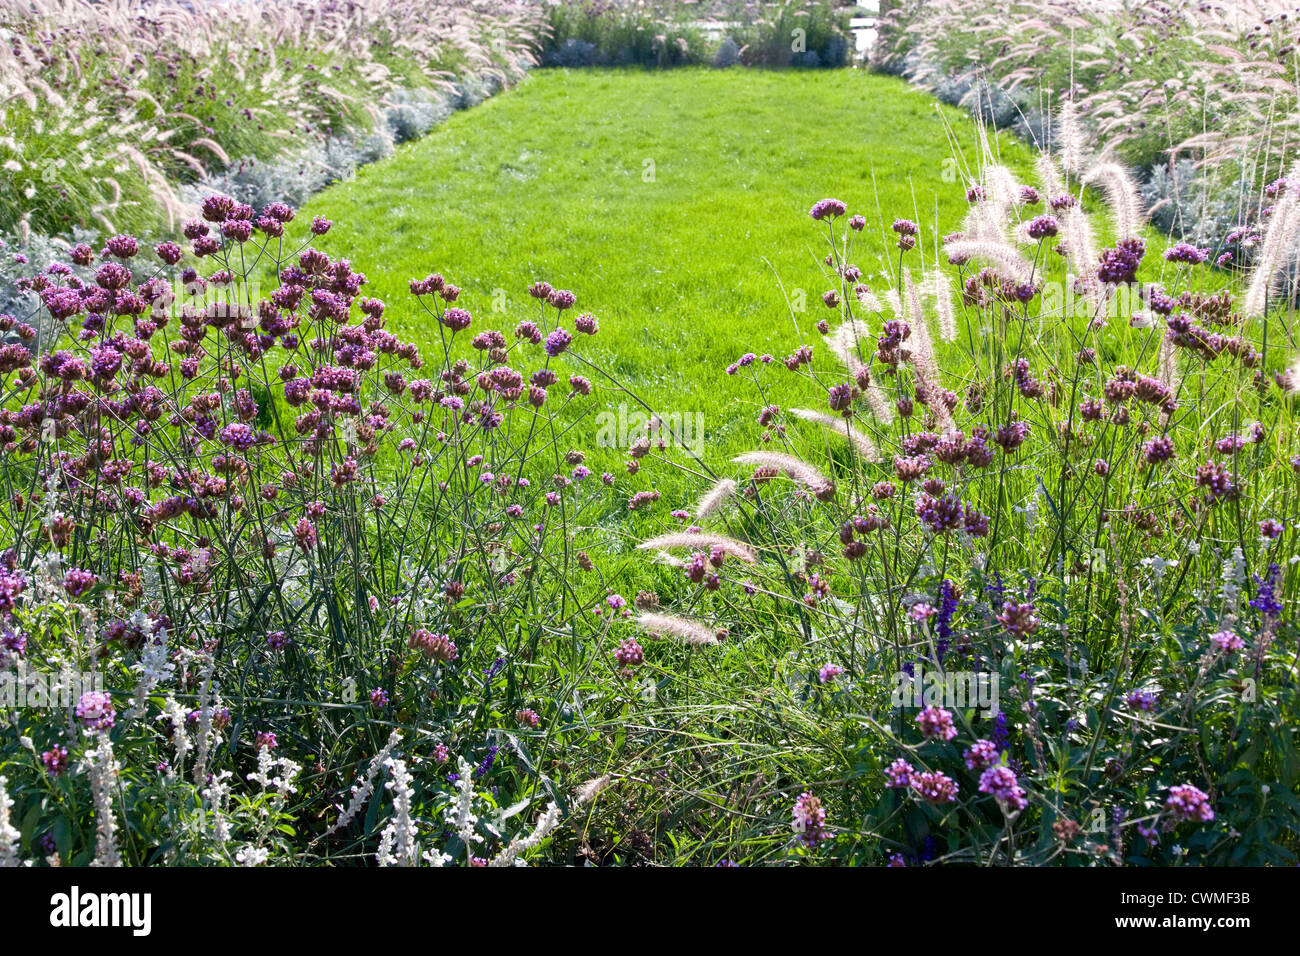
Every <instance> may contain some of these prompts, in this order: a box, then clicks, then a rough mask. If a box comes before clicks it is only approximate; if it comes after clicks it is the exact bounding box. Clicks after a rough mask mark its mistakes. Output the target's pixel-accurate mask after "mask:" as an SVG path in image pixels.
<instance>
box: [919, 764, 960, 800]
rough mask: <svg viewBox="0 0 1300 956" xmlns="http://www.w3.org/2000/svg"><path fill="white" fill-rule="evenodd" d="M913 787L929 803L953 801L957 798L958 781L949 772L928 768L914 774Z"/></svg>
mask: <svg viewBox="0 0 1300 956" xmlns="http://www.w3.org/2000/svg"><path fill="white" fill-rule="evenodd" d="M911 782H912V789H913V790H915V791H916V793H917V795H918V796H919V797H920V798H921V799H922V800H925V801H926V802H927V803H935V804H939V803H953V802H955V801H956V799H957V793H958V791H959V789H960V788H959V787H958V786H957V781H955V780H953V779H952V778H951V777H949V776H948V775H947V774H944V773H939V772H938V771H936V770H927V771H924V772H922V773H916V774H913V775H912V781H911Z"/></svg>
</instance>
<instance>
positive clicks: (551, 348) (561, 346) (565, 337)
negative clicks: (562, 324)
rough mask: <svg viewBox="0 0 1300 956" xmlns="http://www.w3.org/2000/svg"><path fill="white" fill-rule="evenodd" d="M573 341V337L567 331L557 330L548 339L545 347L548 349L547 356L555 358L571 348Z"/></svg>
mask: <svg viewBox="0 0 1300 956" xmlns="http://www.w3.org/2000/svg"><path fill="white" fill-rule="evenodd" d="M572 341H573V336H571V335H570V334H569V333H568V332H567V331H566V330H565V329H556V330H555V331H554V332H552V333H551V334H550V335H548V336H547V337H546V344H545V346H543V347H544V348H545V349H546V354H547V355H549V356H551V357H552V358H554V357H555V356H557V355H559V354H561V353H562V352H564V351H566V350H567V349H568V348H569V343H571V342H572Z"/></svg>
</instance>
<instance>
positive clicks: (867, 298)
mask: <svg viewBox="0 0 1300 956" xmlns="http://www.w3.org/2000/svg"><path fill="white" fill-rule="evenodd" d="M858 305H860V306H862V308H863V309H865V310H866V311H867V312H871V313H872V314H875V313H878V312H880V311H881V310H882V309H883V308H884V307H883V306H882V305H881V304H880V300H879V299H878V298H876V294H875V293H874V292H872V291H871V290H870V289H865V288H864V289H863V290H862V291H861V292H859V293H858Z"/></svg>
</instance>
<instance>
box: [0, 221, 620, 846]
mask: <svg viewBox="0 0 1300 956" xmlns="http://www.w3.org/2000/svg"><path fill="white" fill-rule="evenodd" d="M294 219H295V216H294V212H293V210H292V209H290V208H289V207H287V206H284V205H282V204H273V205H271V206H269V207H267V208H266V209H264V210H260V211H255V210H252V209H250V208H248V207H246V206H241V205H240V204H239V203H237V202H235V201H234V200H232V199H230V198H228V197H224V196H211V197H209V198H207V199H206V200H205V201H204V202H203V205H202V218H201V219H196V220H193V221H190V222H187V223H186V224H185V227H184V233H185V236H186V237H187V241H188V244H189V246H188V248H187V249H186V248H182V247H181V246H180V245H178V244H176V243H173V242H163V243H161V244H159V245H157V246H156V247H154V248H146V247H144V246H143V245H142V244H141V243H140V242H139V241H138V240H137V239H135V238H134V237H131V236H126V235H119V236H115V237H113V238H111V239H109V240H108V241H107V242H106V243H105V244H104V246H103V248H102V249H98V250H96V249H92V248H90V247H88V246H78V247H76V248H74V249H72V250H71V254H70V262H68V263H51V264H48V265H47V266H45V267H44V268H42V269H40V271H39V272H37V273H35V274H34V275H33V276H32V277H31V278H30V279H29V280H28V285H29V288H30V289H31V291H32V292H34V293H36V294H37V295H38V296H39V299H40V301H41V303H42V307H43V309H44V310H45V312H47V313H48V318H49V319H50V320H51V321H52V322H54V323H56V325H57V328H58V329H60V330H61V332H62V335H61V337H60V338H59V339H58V341H57V342H55V343H54V344H52V345H50V346H49V347H47V348H44V349H42V350H41V351H40V352H39V354H36V355H33V354H32V353H31V352H29V350H28V349H27V348H26V347H25V346H24V345H23V344H22V343H21V342H15V343H13V344H8V345H5V346H4V347H3V348H0V392H2V394H3V396H4V401H3V408H0V478H2V480H3V482H4V494H5V496H6V504H5V506H4V507H3V508H0V523H2V525H3V533H2V535H0V538H2V540H3V548H0V552H2V556H0V617H2V621H0V624H2V626H3V631H2V641H3V643H0V680H3V681H4V683H3V684H0V694H3V695H5V696H3V697H2V698H0V713H3V714H4V715H5V724H6V726H5V729H4V731H3V738H2V739H0V859H3V860H5V861H8V862H14V861H16V860H18V859H20V858H23V859H26V860H40V859H47V860H49V861H62V862H64V863H74V864H76V863H86V862H91V861H93V862H96V863H102V864H112V863H123V862H125V863H147V862H160V861H165V862H179V863H195V862H218V863H222V862H224V863H233V862H239V863H261V862H268V861H269V862H280V861H285V860H289V859H292V860H298V861H301V860H304V859H312V858H329V859H340V860H348V859H369V860H373V859H376V858H377V859H378V860H379V862H381V863H401V864H409V863H419V862H422V861H425V862H433V863H438V864H441V863H444V862H449V861H453V860H454V861H459V862H462V863H471V864H481V863H482V864H486V863H494V864H498V865H500V864H509V863H515V862H521V861H522V858H523V854H524V852H525V851H527V850H531V849H532V848H533V847H535V846H537V845H538V844H539V843H540V842H541V841H542V840H543V839H544V838H545V837H546V835H547V834H548V833H549V831H550V830H551V829H552V828H553V827H554V826H555V825H556V823H557V822H558V820H559V817H560V814H561V807H563V808H566V809H565V812H568V809H571V798H569V797H566V796H565V795H564V794H562V793H560V792H559V791H558V790H557V789H556V788H555V787H554V786H551V785H550V784H549V783H548V784H547V786H548V787H550V789H551V791H552V793H553V795H554V799H553V800H552V799H550V798H548V800H547V806H546V808H545V809H542V808H541V807H540V806H539V807H537V808H536V809H535V810H532V811H529V813H528V814H527V815H526V816H527V819H526V820H524V822H523V824H522V829H521V830H520V835H519V836H517V837H515V838H513V839H512V838H510V837H509V833H510V832H511V831H512V830H513V829H514V826H513V824H508V823H507V822H506V821H507V820H508V819H509V818H510V817H512V816H517V815H520V814H523V813H524V811H525V810H528V809H529V807H530V805H531V803H532V801H533V798H534V797H535V796H536V795H537V793H539V792H540V791H538V790H537V786H538V782H539V779H543V778H545V779H547V780H548V781H549V779H550V778H549V776H546V774H549V772H550V770H551V768H550V766H549V764H548V765H546V766H545V768H544V773H543V772H542V771H539V770H538V769H537V768H536V767H535V766H534V765H533V764H532V763H530V758H529V756H528V755H529V753H530V752H531V750H532V748H533V747H534V746H535V747H536V748H537V752H536V755H535V758H534V759H536V760H537V761H539V762H541V761H542V760H543V758H546V757H547V755H548V754H549V753H550V752H551V751H552V749H553V748H554V745H553V743H552V735H553V734H555V733H557V731H556V730H554V729H553V727H554V726H557V725H559V724H560V723H562V721H561V720H560V719H559V717H558V716H556V717H554V719H552V717H553V716H554V715H556V714H558V711H557V709H556V708H553V707H552V706H551V705H550V702H549V699H550V698H552V697H554V698H556V699H559V700H564V699H573V694H574V693H575V691H574V686H575V685H576V684H577V683H578V682H580V681H581V680H584V679H585V676H584V674H582V673H581V672H580V671H581V669H580V668H578V667H575V666H574V662H575V661H576V660H577V657H578V654H579V645H580V643H581V642H580V637H581V638H583V639H584V640H585V639H587V638H590V639H592V640H594V641H595V642H596V643H599V642H600V640H601V637H602V636H603V635H605V634H606V633H607V632H608V629H609V627H610V626H611V624H612V623H613V621H614V619H615V613H614V612H615V610H616V609H617V608H618V607H620V606H621V603H622V601H621V599H615V597H610V596H608V595H607V593H606V591H605V589H604V588H603V586H602V584H601V581H600V577H599V575H598V574H594V573H593V574H590V575H588V574H587V573H586V572H588V571H591V569H592V567H593V564H592V562H591V560H590V558H589V557H588V556H587V555H586V553H584V552H580V551H578V550H576V545H577V544H578V543H579V542H580V541H581V540H582V538H583V535H584V534H585V532H584V530H583V529H584V526H585V525H586V523H588V521H589V517H588V512H589V511H590V509H591V507H592V506H593V504H595V503H608V501H609V499H610V497H611V495H612V494H613V490H612V489H611V488H610V487H608V486H609V485H612V484H613V483H614V479H613V476H612V475H605V476H604V477H603V478H602V477H599V476H596V475H593V474H592V473H591V471H590V469H589V468H588V467H587V466H585V465H584V464H583V459H584V455H583V453H582V452H581V451H579V450H577V449H576V448H574V447H572V446H570V445H569V444H568V442H569V440H570V438H571V437H572V434H573V433H572V429H573V427H574V425H575V423H577V422H580V421H582V419H583V417H584V416H585V414H586V413H587V411H588V410H589V409H590V408H591V407H592V405H591V403H592V402H594V401H595V399H594V398H593V397H591V393H592V386H591V383H590V382H589V381H588V380H587V379H586V378H584V377H582V376H581V375H576V374H574V375H570V374H568V373H566V372H563V371H561V370H560V369H561V368H562V364H561V363H562V361H563V360H562V359H561V356H563V353H564V352H565V351H566V350H567V349H568V348H569V346H570V345H571V344H572V340H573V336H574V333H571V332H570V331H568V330H567V329H566V328H564V327H563V325H562V324H561V323H560V318H561V317H562V315H563V313H564V312H565V311H566V310H568V309H569V308H571V307H572V306H573V305H574V304H575V298H576V297H575V296H574V294H573V293H571V292H568V291H567V290H556V289H551V288H550V287H549V286H547V285H545V284H544V283H537V284H535V285H534V286H533V287H532V288H531V289H530V291H531V293H532V294H533V296H534V297H535V298H536V300H537V309H536V312H535V313H534V314H532V315H531V317H528V318H523V319H522V321H519V322H518V324H517V325H516V327H515V328H514V329H513V331H512V332H511V330H509V329H507V331H505V332H502V331H498V330H494V329H492V328H490V327H486V325H485V323H483V322H482V320H481V319H476V318H475V317H474V316H473V315H472V314H471V312H470V311H469V310H468V308H467V307H466V303H465V302H463V301H462V300H461V295H460V289H458V288H457V287H456V285H455V284H454V283H453V281H452V279H451V278H447V277H443V276H441V275H437V274H434V275H430V276H428V277H426V278H421V279H416V280H412V282H411V284H410V289H411V293H412V294H413V297H414V299H413V301H414V302H415V303H416V304H418V306H419V313H420V315H421V316H422V317H423V321H425V322H428V323H432V324H436V326H437V328H438V332H439V336H440V338H439V339H437V340H438V341H440V342H441V348H440V349H437V350H436V351H437V352H438V354H437V355H436V356H434V357H431V356H427V355H421V354H420V353H419V351H418V350H417V349H416V347H415V346H414V345H412V344H410V343H409V342H406V341H403V340H402V339H401V338H399V337H398V336H397V335H395V334H393V333H392V332H391V331H389V330H388V328H387V307H386V305H385V303H383V302H381V301H379V300H378V299H375V298H372V297H368V296H367V295H366V294H365V287H366V277H365V275H363V274H362V273H360V272H359V271H357V270H356V269H354V268H353V267H352V265H351V264H350V263H349V261H348V260H347V259H346V258H341V257H336V256H333V255H331V254H329V253H327V252H326V251H325V249H326V248H328V247H329V245H330V244H331V243H332V242H333V241H334V240H335V239H336V236H335V234H334V233H333V232H332V231H331V225H332V224H331V223H330V222H329V221H327V220H325V219H323V218H319V217H318V218H316V219H314V220H312V221H311V222H310V223H308V224H304V223H302V222H301V221H299V222H295V221H294ZM293 236H300V237H302V238H301V239H294V238H291V237H293ZM0 325H3V328H4V330H5V331H6V332H10V333H13V334H15V335H16V336H17V337H18V338H19V339H20V340H31V338H32V336H33V328H32V326H31V324H29V322H25V321H23V320H21V319H16V318H14V317H12V316H4V317H0ZM572 328H573V329H574V330H575V332H576V334H577V335H579V336H582V335H583V334H584V333H585V334H586V335H594V334H595V333H596V331H597V323H596V321H595V319H594V318H593V317H592V316H590V315H579V316H577V318H576V319H575V320H574V321H573V322H572ZM560 421H562V422H563V424H559V423H558V422H560ZM607 598H608V599H607ZM551 645H554V646H551ZM570 668H572V670H570ZM543 684H545V685H546V686H547V688H548V689H547V690H546V691H542V690H540V689H539V688H541V686H542V685H543ZM543 695H544V696H545V697H546V698H547V700H546V701H544V700H543V699H542V698H543ZM539 711H541V713H542V714H545V715H547V717H546V718H545V719H544V718H543V717H542V716H541V714H539ZM503 748H504V749H503ZM380 779H383V780H384V781H386V782H385V784H384V788H378V781H379V780H380ZM354 781H356V782H355V785H354ZM349 786H352V791H351V792H352V797H351V800H350V801H349V802H348V803H347V805H346V806H344V805H343V803H341V802H340V801H343V800H344V799H345V798H346V797H347V794H348V788H349ZM376 793H379V794H381V797H382V798H375V794H376ZM507 797H510V798H511V799H512V800H513V799H515V798H518V802H515V803H514V804H513V805H512V806H509V809H505V808H506V807H507V806H508V805H509V804H510V803H511V800H507V799H506V798H507ZM372 798H373V799H372ZM15 808H16V809H15ZM367 808H368V809H369V812H368V813H366V812H364V811H366V810H367ZM381 808H382V813H381V812H380V810H381ZM539 813H540V815H538V814H539ZM444 815H445V818H446V823H445V825H444V824H443V823H442V818H443V817H444ZM533 818H535V820H534V819H533ZM10 821H21V823H22V829H21V830H18V829H17V828H16V827H15V826H14V825H13V824H12V823H11V822H10Z"/></svg>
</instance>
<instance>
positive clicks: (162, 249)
mask: <svg viewBox="0 0 1300 956" xmlns="http://www.w3.org/2000/svg"><path fill="white" fill-rule="evenodd" d="M153 251H154V254H155V255H157V256H158V258H159V259H161V260H162V261H163V262H165V263H166V264H167V265H169V266H174V265H176V263H178V262H180V261H181V256H182V255H184V253H183V251H182V250H181V247H180V246H178V245H176V243H174V242H171V241H170V240H169V241H167V242H160V243H158V245H156V246H154V249H153Z"/></svg>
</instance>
